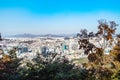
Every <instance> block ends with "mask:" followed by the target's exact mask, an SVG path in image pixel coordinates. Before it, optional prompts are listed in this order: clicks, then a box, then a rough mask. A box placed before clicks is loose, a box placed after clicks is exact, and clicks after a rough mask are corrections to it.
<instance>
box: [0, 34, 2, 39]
mask: <svg viewBox="0 0 120 80" xmlns="http://www.w3.org/2000/svg"><path fill="white" fill-rule="evenodd" d="M0 41H2V37H1V33H0Z"/></svg>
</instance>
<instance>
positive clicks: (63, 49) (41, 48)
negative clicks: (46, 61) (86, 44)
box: [0, 35, 81, 59]
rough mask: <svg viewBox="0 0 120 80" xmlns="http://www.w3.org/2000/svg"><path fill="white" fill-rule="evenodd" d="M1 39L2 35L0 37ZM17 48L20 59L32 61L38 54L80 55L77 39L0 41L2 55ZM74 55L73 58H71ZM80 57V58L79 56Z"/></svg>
mask: <svg viewBox="0 0 120 80" xmlns="http://www.w3.org/2000/svg"><path fill="white" fill-rule="evenodd" d="M0 37H1V35H0ZM13 48H17V51H16V54H17V57H20V58H28V59H32V58H34V57H36V55H37V53H39V54H41V55H43V56H47V55H49V54H54V53H57V54H61V55H63V56H65V55H68V57H69V58H71V57H73V54H80V53H81V51H80V50H79V45H78V40H77V38H64V37H59V38H58V37H57V38H56V37H49V38H48V37H38V38H7V39H2V38H1V41H0V51H1V52H0V53H1V54H2V53H4V54H9V51H10V50H12V49H13ZM71 55H72V56H71ZM77 57H78V56H77Z"/></svg>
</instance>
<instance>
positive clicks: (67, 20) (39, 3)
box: [0, 0, 120, 35]
mask: <svg viewBox="0 0 120 80" xmlns="http://www.w3.org/2000/svg"><path fill="white" fill-rule="evenodd" d="M119 3H120V1H119V0H92V1H90V0H84V1H83V0H59V1H58V0H26V1H25V0H0V32H1V33H2V35H13V34H23V33H31V34H72V33H78V32H79V31H80V29H84V28H86V29H87V30H89V31H96V30H97V25H98V22H97V21H98V20H99V19H106V20H107V21H111V20H112V21H115V22H116V23H118V24H120V20H119V18H120V5H119ZM91 27H92V28H91ZM118 32H120V28H119V27H118V29H117V33H118Z"/></svg>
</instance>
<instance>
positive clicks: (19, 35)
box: [10, 33, 76, 38]
mask: <svg viewBox="0 0 120 80" xmlns="http://www.w3.org/2000/svg"><path fill="white" fill-rule="evenodd" d="M74 36H76V34H41V35H35V34H27V33H24V34H16V35H13V36H10V37H16V38H20V37H21V38H35V37H74Z"/></svg>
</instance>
